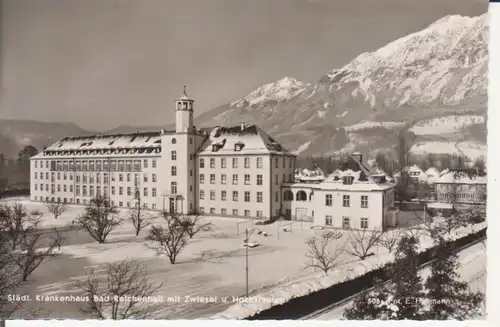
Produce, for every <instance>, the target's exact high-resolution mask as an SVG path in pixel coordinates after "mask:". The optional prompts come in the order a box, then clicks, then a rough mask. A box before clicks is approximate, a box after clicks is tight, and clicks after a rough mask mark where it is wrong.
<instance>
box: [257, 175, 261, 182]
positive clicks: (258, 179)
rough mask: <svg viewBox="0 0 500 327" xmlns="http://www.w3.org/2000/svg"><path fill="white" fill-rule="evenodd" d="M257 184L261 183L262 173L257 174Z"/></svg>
mask: <svg viewBox="0 0 500 327" xmlns="http://www.w3.org/2000/svg"><path fill="white" fill-rule="evenodd" d="M257 185H262V175H260V174H259V175H257Z"/></svg>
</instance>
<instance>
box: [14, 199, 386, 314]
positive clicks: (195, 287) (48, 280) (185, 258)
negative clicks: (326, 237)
mask: <svg viewBox="0 0 500 327" xmlns="http://www.w3.org/2000/svg"><path fill="white" fill-rule="evenodd" d="M9 201H11V202H13V201H14V200H13V199H10V200H9ZM15 201H17V202H19V203H22V204H23V205H25V206H26V208H27V209H28V210H29V211H33V210H38V211H41V212H44V215H43V220H42V226H43V227H47V228H48V227H58V228H63V227H68V226H71V222H72V220H73V219H74V218H75V217H77V216H78V215H79V214H81V213H83V207H82V206H70V207H69V208H68V210H67V212H65V213H64V214H63V215H62V216H61V217H60V218H59V219H57V220H55V219H54V218H53V217H52V216H51V215H50V214H49V213H47V210H46V206H45V204H43V203H33V202H30V201H29V200H27V199H23V198H19V199H15ZM153 214H156V215H157V214H158V213H153ZM204 219H205V220H206V221H210V222H212V223H213V224H214V227H215V230H214V231H212V232H207V233H205V234H200V235H197V236H195V237H194V238H193V240H191V241H190V242H189V244H188V246H187V247H186V248H185V250H184V251H183V252H182V253H181V254H180V255H179V257H178V263H177V264H175V265H171V264H170V263H169V261H168V258H167V257H165V256H159V255H157V254H156V252H155V251H154V250H151V249H150V248H148V247H147V245H146V244H147V243H148V242H146V241H145V240H144V237H145V235H146V232H147V230H146V231H142V232H141V235H139V237H135V236H134V229H133V226H132V223H131V222H129V221H127V222H125V223H124V225H122V226H120V227H119V228H117V229H116V230H114V231H113V232H111V234H110V236H109V237H108V239H107V243H106V244H98V243H96V242H95V241H94V240H93V239H91V238H90V237H89V236H88V235H87V233H86V232H85V231H83V230H79V231H75V230H72V231H67V232H65V233H66V234H63V236H64V237H66V238H67V240H66V242H65V245H64V246H63V247H62V248H61V250H60V251H59V253H58V255H57V256H55V257H54V258H52V259H49V260H47V261H45V262H44V263H43V264H42V265H41V266H40V267H39V268H38V269H37V270H35V272H34V273H33V274H32V275H31V276H30V277H29V280H28V282H27V283H26V284H25V285H23V287H22V289H23V292H26V293H24V294H33V295H35V294H37V295H57V294H59V295H67V294H72V295H79V294H80V293H79V291H78V290H77V289H76V288H75V282H76V280H82V279H84V278H85V276H84V274H85V268H88V267H97V269H101V268H103V265H104V264H106V263H109V262H113V261H118V260H123V259H136V260H140V261H141V262H142V263H143V264H144V265H145V267H146V268H147V270H148V272H149V274H150V278H151V280H153V281H158V282H163V286H162V288H161V289H160V291H159V292H158V295H163V296H165V297H167V296H170V297H173V296H180V297H181V298H182V297H183V296H186V295H190V296H200V297H209V296H216V297H217V300H216V302H215V303H208V304H207V303H194V302H192V301H191V300H190V301H191V302H184V301H181V302H176V303H168V304H165V305H162V306H159V309H158V310H157V311H156V313H155V318H166V319H174V318H175V319H180V318H188V319H192V318H201V317H208V316H211V315H213V314H215V313H218V312H221V311H223V310H225V309H227V308H228V307H229V306H231V305H233V304H234V303H233V302H232V301H233V300H232V296H236V297H239V296H243V295H244V294H245V250H244V248H243V247H242V240H243V237H244V236H243V231H244V230H245V228H251V227H252V223H251V221H248V220H244V219H235V218H218V217H210V218H208V217H207V218H204ZM151 221H152V222H153V223H159V224H161V223H162V219H161V218H154V219H153V218H152V219H151ZM243 221H246V223H243V224H241V225H240V226H239V229H240V235H236V234H237V223H238V222H243ZM289 224H290V222H286V221H284V222H277V223H275V224H271V225H265V226H255V227H256V228H259V229H261V230H262V231H265V232H267V233H268V236H267V237H264V236H262V235H253V236H251V237H250V240H251V241H257V242H259V243H260V244H261V246H260V247H257V248H253V249H249V289H250V292H251V293H252V294H256V293H258V292H262V291H264V290H265V289H268V288H272V287H273V286H275V285H276V284H278V283H281V282H285V281H286V280H289V279H292V278H300V277H305V276H308V275H310V274H311V273H314V271H313V270H312V269H311V268H306V263H307V258H306V257H305V254H306V252H307V246H306V245H305V241H306V240H307V239H309V238H310V237H311V236H312V235H314V233H321V231H318V230H312V229H311V228H310V227H311V224H310V223H301V222H296V223H293V225H292V226H291V227H292V232H291V233H290V232H283V231H281V232H279V233H278V226H279V225H281V226H286V225H288V226H287V227H288V228H290V225H289ZM278 236H279V239H278ZM340 242H342V240H339V243H340ZM380 250H381V251H382V252H383V250H382V249H380ZM344 260H346V261H352V260H353V259H352V258H350V257H348V256H347V255H346V257H345V258H344ZM224 296H228V297H231V298H229V299H230V300H229V301H228V302H227V303H222V301H221V300H222V297H224ZM37 305H43V307H44V308H45V307H46V308H47V309H48V310H50V311H51V312H50V317H54V318H55V317H65V318H82V317H83V316H81V314H80V313H79V312H78V308H79V304H78V303H64V304H58V303H49V304H47V303H38V304H37V303H36V302H32V303H29V306H30V307H33V308H35V307H36V306H37Z"/></svg>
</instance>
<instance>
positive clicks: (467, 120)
mask: <svg viewBox="0 0 500 327" xmlns="http://www.w3.org/2000/svg"><path fill="white" fill-rule="evenodd" d="M476 124H484V117H483V116H477V115H475V116H474V115H471V116H466V115H461V116H459V115H451V116H446V117H438V118H433V119H426V120H422V121H420V122H418V123H417V124H415V125H413V127H412V128H411V129H410V131H411V132H413V133H415V134H416V135H442V134H449V133H456V132H460V131H461V130H462V129H463V128H465V127H467V126H470V125H476Z"/></svg>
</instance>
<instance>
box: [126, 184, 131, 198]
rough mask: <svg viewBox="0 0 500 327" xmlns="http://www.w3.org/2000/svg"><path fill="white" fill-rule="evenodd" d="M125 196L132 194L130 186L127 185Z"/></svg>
mask: <svg viewBox="0 0 500 327" xmlns="http://www.w3.org/2000/svg"><path fill="white" fill-rule="evenodd" d="M127 196H132V188H131V187H130V186H129V187H127Z"/></svg>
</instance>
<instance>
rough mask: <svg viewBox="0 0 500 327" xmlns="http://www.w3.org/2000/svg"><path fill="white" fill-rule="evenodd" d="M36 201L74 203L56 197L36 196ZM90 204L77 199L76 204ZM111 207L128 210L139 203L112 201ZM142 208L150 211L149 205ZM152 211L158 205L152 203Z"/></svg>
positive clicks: (71, 200) (71, 199)
mask: <svg viewBox="0 0 500 327" xmlns="http://www.w3.org/2000/svg"><path fill="white" fill-rule="evenodd" d="M35 201H45V202H62V203H69V204H72V203H73V198H60V197H59V198H55V197H48V196H46V197H43V196H41V197H38V196H35ZM89 203H90V200H87V199H75V204H84V205H87V204H89ZM111 205H112V206H118V207H120V208H124V207H127V208H132V207H136V208H137V206H138V203H137V202H135V203H134V204H133V205H132V203H131V202H123V201H118V202H115V201H111ZM142 207H143V208H144V209H149V207H150V206H149V205H148V204H147V203H143V204H142ZM151 209H156V203H152V204H151Z"/></svg>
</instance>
